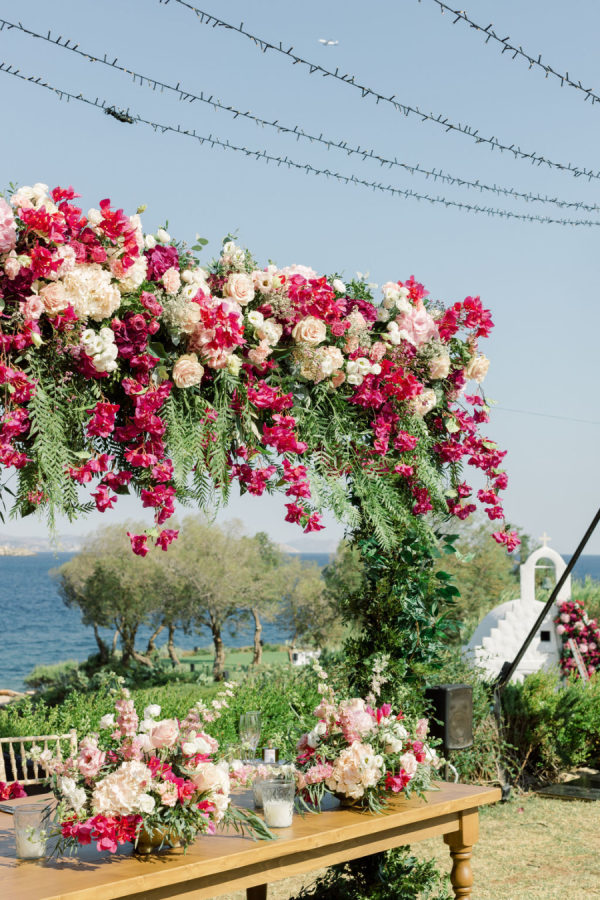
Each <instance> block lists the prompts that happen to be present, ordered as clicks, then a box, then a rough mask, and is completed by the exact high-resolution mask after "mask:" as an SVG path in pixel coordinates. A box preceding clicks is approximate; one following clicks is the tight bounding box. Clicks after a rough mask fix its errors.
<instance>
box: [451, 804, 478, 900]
mask: <svg viewBox="0 0 600 900" xmlns="http://www.w3.org/2000/svg"><path fill="white" fill-rule="evenodd" d="M459 821H460V828H459V830H458V831H455V832H453V833H452V834H445V835H444V841H445V842H446V843H447V844H448V846H449V847H450V856H451V857H452V872H451V873H450V881H451V882H452V887H453V889H454V896H455V897H456V898H457V900H460V898H464V897H470V896H471V888H472V887H473V871H472V869H471V853H472V851H473V844H475V843H476V841H477V838H478V837H479V813H478V811H477V810H476V809H475V810H469V811H468V812H464V813H461V814H460V820H459Z"/></svg>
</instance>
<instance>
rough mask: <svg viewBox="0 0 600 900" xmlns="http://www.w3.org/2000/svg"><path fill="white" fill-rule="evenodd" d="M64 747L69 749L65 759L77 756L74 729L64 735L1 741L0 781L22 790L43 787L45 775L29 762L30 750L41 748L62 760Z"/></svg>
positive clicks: (41, 768)
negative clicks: (15, 783)
mask: <svg viewBox="0 0 600 900" xmlns="http://www.w3.org/2000/svg"><path fill="white" fill-rule="evenodd" d="M63 744H64V745H66V746H67V747H68V754H67V755H68V756H74V755H75V754H76V753H77V732H76V731H75V730H74V729H73V730H71V731H69V732H67V733H66V734H40V735H28V736H27V737H0V781H5V782H8V783H11V782H13V781H18V782H20V784H22V785H25V786H26V785H31V784H44V783H45V782H46V781H48V774H47V772H46V770H45V768H44V765H43V763H39V762H36V761H33V760H31V759H30V753H31V748H32V747H33V746H34V745H37V746H41V747H42V749H43V750H51V751H52V753H53V755H54V756H57V757H58V758H59V759H63V758H64V754H63ZM15 746H16V747H17V752H16V753H15Z"/></svg>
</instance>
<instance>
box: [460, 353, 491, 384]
mask: <svg viewBox="0 0 600 900" xmlns="http://www.w3.org/2000/svg"><path fill="white" fill-rule="evenodd" d="M489 367H490V361H489V359H488V358H487V356H483V355H480V356H474V357H473V359H472V360H471V362H470V363H469V365H468V366H467V368H466V369H465V375H466V377H467V378H472V379H473V381H476V382H477V384H481V382H482V381H483V379H484V378H485V376H486V375H487V371H488V369H489Z"/></svg>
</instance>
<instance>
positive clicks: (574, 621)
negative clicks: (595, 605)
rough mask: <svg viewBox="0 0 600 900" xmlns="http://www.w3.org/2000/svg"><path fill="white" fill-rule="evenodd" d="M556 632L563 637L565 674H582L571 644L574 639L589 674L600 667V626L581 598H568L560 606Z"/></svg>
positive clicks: (561, 660) (562, 660)
mask: <svg viewBox="0 0 600 900" xmlns="http://www.w3.org/2000/svg"><path fill="white" fill-rule="evenodd" d="M554 621H555V623H556V632H557V634H558V635H559V637H560V638H561V639H562V646H561V656H560V667H561V669H562V671H563V673H564V674H565V675H574V676H575V677H576V678H578V677H579V676H580V673H579V668H578V666H577V662H576V660H575V658H574V656H573V653H572V651H571V648H570V646H569V643H568V642H569V639H572V640H573V641H574V642H575V644H576V646H577V649H578V650H579V653H580V656H581V660H582V662H583V665H584V667H585V670H586V672H587V674H588V675H593V674H594V672H596V671H597V670H598V668H599V667H600V628H599V627H598V623H597V622H596V620H595V619H590V618H589V616H588V615H587V613H586V611H585V606H584V604H583V601H581V600H566V601H565V602H564V603H561V604H560V606H559V607H558V615H557V617H556V618H555V620H554Z"/></svg>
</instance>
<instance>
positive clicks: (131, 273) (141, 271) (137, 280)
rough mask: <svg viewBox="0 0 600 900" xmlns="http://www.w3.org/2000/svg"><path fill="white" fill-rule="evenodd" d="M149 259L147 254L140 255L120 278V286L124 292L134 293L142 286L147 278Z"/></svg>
mask: <svg viewBox="0 0 600 900" xmlns="http://www.w3.org/2000/svg"><path fill="white" fill-rule="evenodd" d="M147 271H148V261H147V259H146V257H145V256H138V257H137V259H136V260H134V262H133V265H131V266H129V268H128V269H125V274H124V275H123V277H122V278H119V280H118V287H119V290H120V291H121V293H122V294H132V293H133V292H134V291H137V289H138V288H139V287H141V286H142V284H143V283H144V281H145V280H146V273H147Z"/></svg>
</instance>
